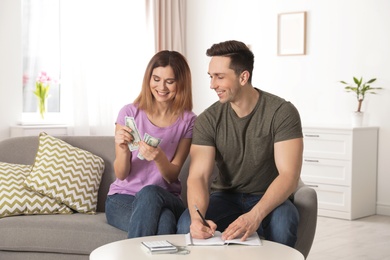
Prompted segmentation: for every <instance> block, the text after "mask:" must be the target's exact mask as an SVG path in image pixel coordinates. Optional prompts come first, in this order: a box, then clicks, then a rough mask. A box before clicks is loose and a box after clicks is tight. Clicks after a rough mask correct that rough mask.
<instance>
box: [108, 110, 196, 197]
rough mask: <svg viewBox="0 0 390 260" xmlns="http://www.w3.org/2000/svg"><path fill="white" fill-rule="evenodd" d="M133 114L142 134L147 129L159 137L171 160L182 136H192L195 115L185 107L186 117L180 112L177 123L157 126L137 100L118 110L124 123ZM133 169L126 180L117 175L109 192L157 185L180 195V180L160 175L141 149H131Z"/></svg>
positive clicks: (131, 193) (120, 119) (133, 190)
mask: <svg viewBox="0 0 390 260" xmlns="http://www.w3.org/2000/svg"><path fill="white" fill-rule="evenodd" d="M126 116H130V117H134V119H135V123H136V124H137V128H138V131H139V133H140V136H141V138H143V136H144V134H145V133H148V134H149V135H151V136H153V137H156V138H160V139H161V143H160V145H159V146H160V147H161V149H162V150H163V151H164V153H165V154H166V156H167V158H168V160H169V161H172V159H173V156H174V155H175V152H176V149H177V146H178V145H179V142H180V140H181V139H182V138H192V128H193V127H194V122H195V118H196V115H195V114H194V113H193V112H190V111H185V112H184V114H183V117H181V116H179V118H178V119H177V120H176V122H175V123H173V124H172V125H170V126H168V127H158V126H155V125H154V124H152V123H151V122H150V121H149V119H148V117H147V115H146V113H145V111H143V110H140V109H138V108H137V106H135V105H134V104H128V105H126V106H124V107H123V108H122V109H121V110H120V111H119V114H118V118H117V121H116V123H117V124H119V125H125V117H126ZM132 153H133V154H132V158H131V170H130V174H129V176H127V177H126V179H124V180H123V181H121V180H119V179H116V180H115V181H114V182H113V183H112V184H111V186H110V190H109V192H108V195H112V194H115V193H119V194H129V195H135V194H136V193H137V192H138V191H139V190H141V188H143V187H145V186H146V185H158V186H160V187H162V188H164V189H166V190H168V191H169V192H171V193H173V194H175V195H177V196H179V195H180V193H181V184H180V181H179V180H177V181H176V182H173V183H171V184H169V183H168V182H166V181H165V180H164V178H163V177H162V176H161V174H160V172H159V170H158V168H157V166H156V164H155V162H154V161H150V162H149V161H147V160H140V159H139V158H138V157H137V155H138V150H135V151H133V152H132Z"/></svg>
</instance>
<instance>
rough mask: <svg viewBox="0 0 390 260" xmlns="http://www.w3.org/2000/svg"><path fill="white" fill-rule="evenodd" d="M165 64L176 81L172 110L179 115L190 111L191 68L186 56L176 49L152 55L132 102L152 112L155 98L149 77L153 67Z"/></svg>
mask: <svg viewBox="0 0 390 260" xmlns="http://www.w3.org/2000/svg"><path fill="white" fill-rule="evenodd" d="M166 66H171V68H172V70H173V73H174V75H175V81H176V95H175V98H174V99H173V102H172V111H174V112H175V113H177V114H180V115H181V114H183V112H184V111H191V110H192V81H191V70H190V67H189V66H188V63H187V60H186V58H185V57H184V56H183V55H182V54H180V53H179V52H177V51H167V50H164V51H160V52H158V53H156V54H155V55H154V56H153V57H152V59H151V60H150V61H149V64H148V66H147V67H146V70H145V74H144V79H143V82H142V90H141V93H140V94H139V96H138V97H137V98H136V99H135V100H134V103H135V104H136V105H137V106H138V108H139V109H142V110H145V111H146V112H153V107H154V106H153V105H154V102H155V99H154V96H153V95H152V92H151V91H150V79H151V77H152V73H153V70H154V69H155V68H157V67H166Z"/></svg>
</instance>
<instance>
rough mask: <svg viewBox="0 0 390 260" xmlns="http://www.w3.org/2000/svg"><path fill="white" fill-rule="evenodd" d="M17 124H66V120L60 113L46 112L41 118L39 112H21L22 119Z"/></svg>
mask: <svg viewBox="0 0 390 260" xmlns="http://www.w3.org/2000/svg"><path fill="white" fill-rule="evenodd" d="M17 124H18V125H22V126H35V125H66V124H68V122H67V121H66V120H65V119H64V116H63V114H61V113H50V112H48V113H46V114H45V117H44V118H43V119H42V118H41V115H40V114H39V113H22V119H21V120H20V121H19V122H18V123H17Z"/></svg>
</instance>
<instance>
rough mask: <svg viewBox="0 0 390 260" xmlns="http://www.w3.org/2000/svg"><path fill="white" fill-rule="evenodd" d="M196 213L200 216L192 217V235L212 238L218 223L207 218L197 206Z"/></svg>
mask: <svg viewBox="0 0 390 260" xmlns="http://www.w3.org/2000/svg"><path fill="white" fill-rule="evenodd" d="M195 211H196V212H195V215H197V216H198V217H195V215H194V218H192V220H191V226H190V232H191V236H192V237H194V238H202V239H206V238H210V237H212V236H214V233H215V230H216V229H217V225H216V224H215V223H214V222H213V221H211V220H206V219H205V218H204V217H203V215H202V213H201V212H200V211H199V209H198V208H197V207H196V206H195Z"/></svg>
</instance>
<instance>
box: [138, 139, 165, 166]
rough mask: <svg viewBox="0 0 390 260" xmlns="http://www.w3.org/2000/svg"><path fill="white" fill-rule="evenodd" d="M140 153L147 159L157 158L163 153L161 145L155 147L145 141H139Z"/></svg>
mask: <svg viewBox="0 0 390 260" xmlns="http://www.w3.org/2000/svg"><path fill="white" fill-rule="evenodd" d="M139 153H140V154H142V156H143V158H144V159H145V160H147V161H153V160H156V159H157V158H158V157H159V155H161V154H162V151H161V149H160V147H158V146H157V147H153V146H151V145H148V144H147V143H146V142H145V141H141V142H139Z"/></svg>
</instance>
